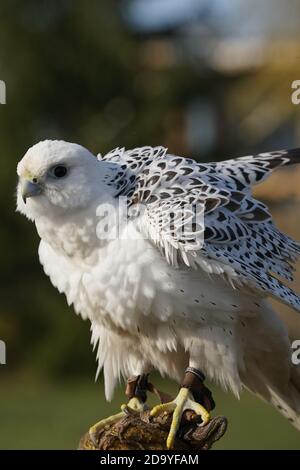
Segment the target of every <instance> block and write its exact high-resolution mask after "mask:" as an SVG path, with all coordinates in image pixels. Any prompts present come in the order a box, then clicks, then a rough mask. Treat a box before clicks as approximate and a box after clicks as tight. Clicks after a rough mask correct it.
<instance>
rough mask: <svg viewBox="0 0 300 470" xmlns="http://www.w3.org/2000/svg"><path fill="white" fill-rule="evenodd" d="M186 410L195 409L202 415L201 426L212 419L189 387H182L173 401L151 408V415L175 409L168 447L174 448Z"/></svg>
mask: <svg viewBox="0 0 300 470" xmlns="http://www.w3.org/2000/svg"><path fill="white" fill-rule="evenodd" d="M186 410H193V411H194V412H195V413H196V414H197V415H199V416H201V419H202V423H201V426H204V425H205V424H206V423H208V421H209V420H210V414H209V412H208V411H207V410H206V409H205V408H204V407H203V406H202V405H200V403H196V402H195V401H194V399H193V396H192V394H191V393H190V391H189V389H188V388H185V387H183V388H181V389H180V391H179V393H178V395H177V397H176V398H175V399H174V400H173V401H171V402H169V403H162V404H161V405H157V406H155V407H154V408H153V409H152V410H151V413H150V415H151V416H157V415H158V414H159V413H160V412H162V411H174V413H173V418H172V423H171V427H170V431H169V435H168V438H167V448H168V449H172V447H173V445H174V441H175V437H176V434H177V431H178V429H179V426H180V421H181V417H182V415H183V413H184V412H185V411H186Z"/></svg>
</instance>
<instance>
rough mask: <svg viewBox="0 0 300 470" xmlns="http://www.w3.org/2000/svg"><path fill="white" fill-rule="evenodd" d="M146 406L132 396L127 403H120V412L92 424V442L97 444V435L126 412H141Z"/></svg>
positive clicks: (126, 413) (90, 430)
mask: <svg viewBox="0 0 300 470" xmlns="http://www.w3.org/2000/svg"><path fill="white" fill-rule="evenodd" d="M146 406H147V405H146V404H145V403H143V402H142V401H141V400H140V399H139V398H138V397H133V398H131V399H130V400H129V402H128V403H127V404H124V405H121V411H120V413H117V414H115V415H112V416H109V417H108V418H105V419H101V421H98V423H96V424H94V425H93V426H92V427H91V428H90V429H89V436H90V439H91V441H92V442H93V444H94V445H95V446H97V444H98V441H99V435H100V433H101V431H103V429H104V428H105V427H106V426H111V425H112V424H115V423H117V422H118V421H120V419H122V418H124V416H126V415H128V414H132V413H141V412H142V411H144V410H145V409H146Z"/></svg>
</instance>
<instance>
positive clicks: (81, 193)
mask: <svg viewBox="0 0 300 470" xmlns="http://www.w3.org/2000/svg"><path fill="white" fill-rule="evenodd" d="M100 167H101V165H100V164H99V161H98V160H97V158H96V157H94V155H92V154H91V153H90V152H89V151H88V150H87V149H85V148H84V147H82V146H81V145H77V144H72V143H69V142H64V141H61V140H59V141H58V140H45V141H43V142H39V143H38V144H36V145H34V146H33V147H31V148H30V149H29V150H28V151H27V152H26V154H25V155H24V157H23V158H22V160H21V161H20V162H19V164H18V167H17V173H18V176H19V183H18V188H17V210H18V211H19V212H22V213H23V214H25V215H26V216H27V217H28V218H30V219H32V220H34V219H35V218H36V217H37V216H39V215H43V214H46V213H47V214H51V211H52V212H53V213H55V214H59V213H64V212H65V211H66V210H68V211H70V210H71V211H74V210H79V209H84V208H85V207H87V206H88V205H89V204H90V203H91V201H92V199H93V198H94V197H95V193H96V194H98V193H99V191H100V190H101V189H102V191H103V187H102V185H101V168H100ZM99 173H100V174H99Z"/></svg>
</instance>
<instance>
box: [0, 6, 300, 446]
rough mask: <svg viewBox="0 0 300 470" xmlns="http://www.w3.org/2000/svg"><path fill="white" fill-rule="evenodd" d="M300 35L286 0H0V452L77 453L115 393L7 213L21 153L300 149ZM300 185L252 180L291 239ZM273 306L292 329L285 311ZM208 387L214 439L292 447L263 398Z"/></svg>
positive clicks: (29, 238)
mask: <svg viewBox="0 0 300 470" xmlns="http://www.w3.org/2000/svg"><path fill="white" fill-rule="evenodd" d="M299 31H300V1H292V0H290V1H287V2H282V1H279V0H265V1H264V2H263V5H262V2H258V1H257V0H253V2H251V3H250V2H249V3H248V2H246V1H245V0H231V1H229V0H228V1H226V0H211V1H206V0H198V1H197V0H196V1H195V0H185V1H184V2H183V1H182V0H131V1H130V0H124V1H121V0H120V1H112V0H101V1H97V0H90V1H89V2H86V1H83V0H73V1H71V0H60V1H58V0H52V1H51V2H46V1H43V0H27V1H26V2H23V1H21V0H10V1H8V0H1V1H0V80H3V81H5V83H6V92H7V95H6V104H5V105H2V104H1V105H0V157H1V158H0V175H1V176H0V178H1V185H0V205H1V215H2V218H1V230H0V246H1V249H0V262H1V271H0V276H1V282H0V339H2V340H4V341H5V342H6V345H7V364H6V365H0V448H1V449H14V448H25V449H27V448H76V446H77V443H78V441H79V438H80V437H81V435H82V434H83V433H84V432H85V431H86V430H87V428H88V427H89V425H91V424H92V423H93V422H95V421H97V420H98V419H99V418H100V417H103V416H106V415H108V414H109V413H110V412H111V411H112V410H114V411H115V410H116V408H117V407H118V406H119V404H120V402H122V401H123V395H122V392H121V389H120V390H119V392H118V394H117V396H116V398H115V400H114V402H113V403H112V404H107V403H106V402H105V400H104V395H103V386H102V383H101V380H100V381H99V382H98V383H96V384H95V383H94V380H93V378H94V375H95V370H96V364H95V358H94V355H93V354H92V352H91V347H90V345H89V342H90V339H89V336H90V335H89V324H88V323H87V322H83V321H82V320H81V319H80V318H78V317H76V315H75V314H74V313H73V311H72V309H71V308H68V307H67V305H66V302H65V299H64V297H63V296H61V295H59V294H58V292H57V291H56V290H55V289H54V288H53V287H52V286H51V284H50V282H49V281H48V279H47V278H46V277H45V276H44V274H43V272H42V269H41V267H40V266H39V262H38V257H37V247H38V237H37V235H36V233H35V230H34V227H33V226H32V225H31V224H30V223H29V222H27V221H26V220H25V219H24V218H23V217H21V216H20V215H19V214H16V213H15V195H14V193H15V186H16V173H15V172H16V164H17V162H18V160H19V159H20V158H21V157H22V155H23V154H24V153H25V151H26V150H27V148H28V147H29V146H31V145H33V144H34V143H36V142H37V141H39V140H42V139H45V138H58V139H60V138H61V139H64V140H70V141H74V142H78V143H81V144H82V145H84V146H86V147H88V148H89V149H90V150H91V151H93V152H94V153H98V152H101V153H105V152H106V151H108V150H109V149H111V148H114V147H117V146H120V147H122V146H126V147H128V148H130V147H136V146H140V145H165V146H167V147H168V148H169V150H170V152H173V153H175V154H182V155H186V156H188V155H191V156H193V157H194V158H196V159H198V160H203V161H205V160H209V159H213V160H218V159H222V158H226V157H231V156H234V155H242V154H244V153H245V154H247V153H252V152H255V151H258V152H260V151H267V150H274V149H277V148H284V147H293V146H299V143H300V107H299V106H297V105H295V104H293V103H292V101H291V93H292V89H291V84H292V82H293V81H294V80H297V79H300V67H299V65H300V55H299V39H300V34H299ZM272 181H273V183H272ZM299 181H300V173H299V171H298V170H297V171H295V170H293V171H292V172H291V171H290V172H289V171H282V172H281V173H280V179H279V180H278V179H277V180H275V179H273V180H271V182H270V183H268V185H265V188H266V189H261V190H260V189H259V190H258V195H261V197H263V198H264V199H265V200H267V201H268V200H269V201H271V202H272V212H273V213H274V216H275V218H276V220H277V222H278V224H279V225H280V227H281V228H282V229H284V230H287V231H288V233H289V234H291V235H292V236H294V237H296V238H297V237H298V239H300V227H299V202H298V201H299V200H300V190H299V186H300V185H299ZM259 191H261V192H259ZM296 285H297V287H298V290H300V278H299V275H298V277H297V279H296ZM278 308H279V310H280V313H281V315H282V317H283V318H284V320H285V321H286V322H287V324H288V327H289V330H290V334H291V337H293V338H300V324H299V319H298V318H297V316H296V314H295V313H293V312H290V311H289V310H288V309H287V308H282V307H278ZM156 380H157V381H158V382H159V383H160V386H161V388H163V389H165V390H169V391H170V392H173V393H174V392H175V390H176V385H174V384H172V383H170V382H168V381H163V383H162V381H161V379H159V378H157V379H156ZM215 395H216V401H217V405H218V407H217V412H218V413H220V414H224V415H226V416H227V417H228V418H229V423H230V427H229V430H228V433H227V435H226V436H225V437H224V438H223V439H222V441H221V442H220V443H219V444H218V445H217V446H216V448H220V449H221V448H227V449H228V448H230V449H238V448H251V449H258V448H259V449H264V448H273V449H278V448H285V449H287V448H291V449H300V435H299V433H298V432H297V431H295V430H294V429H293V428H292V427H291V425H290V424H289V423H288V422H287V421H285V420H284V418H282V417H281V416H279V415H278V414H277V412H276V411H273V409H272V408H271V407H269V406H268V405H265V404H263V403H262V402H260V401H259V400H257V399H256V398H254V397H251V396H250V395H248V394H246V393H245V394H243V395H242V398H241V401H237V400H236V399H235V398H233V397H232V396H231V395H227V394H224V393H222V392H221V391H220V390H215Z"/></svg>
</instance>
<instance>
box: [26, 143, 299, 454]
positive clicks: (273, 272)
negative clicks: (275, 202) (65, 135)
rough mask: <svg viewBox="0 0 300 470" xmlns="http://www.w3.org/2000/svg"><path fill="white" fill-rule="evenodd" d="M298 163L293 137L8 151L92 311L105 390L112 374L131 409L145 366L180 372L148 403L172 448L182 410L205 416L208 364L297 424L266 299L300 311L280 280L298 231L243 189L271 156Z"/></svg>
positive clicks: (87, 312) (293, 376)
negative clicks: (284, 228)
mask: <svg viewBox="0 0 300 470" xmlns="http://www.w3.org/2000/svg"><path fill="white" fill-rule="evenodd" d="M299 162H300V149H297V150H283V151H278V152H270V153H261V154H259V155H254V156H248V157H242V158H236V159H232V160H227V161H223V162H218V163H205V164H204V163H197V162H196V161H194V160H192V159H190V158H187V159H186V158H183V157H178V156H174V155H171V154H170V153H168V151H167V149H165V148H163V147H155V148H153V147H142V148H136V149H133V150H125V149H123V148H118V149H116V150H113V151H112V152H110V153H108V154H107V155H105V156H104V157H101V156H98V158H97V157H95V156H94V155H92V154H91V153H90V152H89V151H88V150H87V149H85V148H83V147H82V146H80V145H77V144H72V143H67V142H64V141H50V140H47V141H43V142H40V143H38V144H36V145H34V146H33V147H31V148H30V149H29V150H28V151H27V153H26V154H25V156H24V157H23V159H22V160H21V161H20V163H19V164H18V169H17V172H18V176H19V184H18V191H17V208H18V211H19V212H21V213H23V214H25V215H26V216H27V217H28V218H29V219H30V220H32V221H34V223H35V225H36V228H37V231H38V234H39V236H40V238H41V242H40V246H39V258H40V261H41V263H42V265H43V267H44V270H45V273H46V274H47V275H48V276H49V277H50V279H51V282H52V283H53V284H54V286H55V287H57V289H58V290H59V291H60V292H63V293H64V294H65V295H66V298H67V302H68V304H69V305H71V304H72V305H73V306H74V309H75V311H76V313H79V314H81V316H82V317H83V318H84V319H89V320H90V322H91V331H92V342H93V344H94V346H95V347H96V346H97V347H98V350H97V359H98V372H99V371H101V370H102V369H103V371H104V378H105V393H106V397H107V399H111V397H112V393H113V390H114V388H115V385H116V383H117V382H118V380H119V379H120V378H121V377H123V378H124V379H125V380H126V379H127V380H128V384H127V396H128V397H129V398H130V401H129V403H128V406H129V407H132V408H133V409H139V408H142V406H143V402H144V401H145V398H146V391H147V389H152V390H153V386H151V384H149V382H148V380H147V378H148V374H149V373H150V371H151V370H153V369H155V370H158V371H159V372H160V373H161V374H162V375H163V376H169V377H171V378H172V379H174V380H176V381H178V382H179V383H180V384H181V388H180V391H179V394H178V396H177V397H176V398H175V400H173V401H171V402H169V403H163V404H161V405H158V406H156V407H154V409H153V410H152V415H155V414H157V413H159V412H160V411H161V410H174V414H173V422H172V425H171V429H170V434H169V437H168V441H167V446H168V447H169V448H171V447H172V445H173V443H174V439H175V436H176V432H177V430H178V427H179V424H180V418H181V416H182V413H183V411H184V410H186V409H193V410H194V411H196V413H198V414H200V415H201V418H202V421H203V424H205V423H206V422H207V421H208V420H209V411H210V410H211V409H212V408H213V407H214V403H213V399H212V396H211V394H210V392H209V390H208V389H207V388H206V387H205V385H204V384H203V381H204V378H205V376H207V377H208V378H209V379H210V380H213V381H216V382H217V383H219V384H220V385H221V386H222V387H223V388H224V389H230V390H231V391H232V392H233V393H234V394H235V395H236V396H238V395H239V393H240V390H241V389H242V388H243V387H246V388H247V389H249V390H251V391H252V392H253V393H255V394H257V395H259V396H260V397H262V398H263V399H264V400H266V401H268V402H270V403H272V404H273V405H274V406H275V407H277V408H278V409H279V411H280V412H281V413H282V414H283V415H284V416H286V417H287V418H288V419H289V420H290V421H291V422H292V423H293V424H294V425H295V426H296V427H297V428H298V429H300V370H299V367H300V366H295V365H293V364H292V360H291V356H292V350H291V343H290V339H289V336H288V332H287V329H286V326H285V325H284V323H283V322H282V321H281V320H280V319H279V317H278V315H277V314H276V312H275V311H274V310H273V309H272V307H271V306H270V304H269V303H268V301H267V297H269V296H270V297H275V298H277V299H279V300H280V301H281V302H283V303H285V304H287V305H289V306H291V307H292V308H294V309H295V310H296V311H298V312H300V298H299V296H298V295H297V294H296V293H295V292H293V291H292V290H291V289H290V288H288V287H287V286H285V285H284V284H283V283H282V281H281V280H280V278H285V279H288V280H291V279H292V273H293V265H294V263H295V260H296V259H297V256H298V255H299V254H300V244H299V243H297V242H295V241H293V240H292V239H291V238H289V237H288V236H287V235H285V234H283V233H282V232H280V230H278V228H277V227H276V226H275V225H274V223H273V221H272V217H271V215H270V213H269V211H268V209H267V207H266V206H265V205H264V204H263V203H262V202H260V201H257V200H256V199H254V198H253V197H252V195H251V186H252V185H254V184H256V183H260V182H261V181H263V180H264V179H265V178H267V177H268V176H269V175H270V174H271V173H272V171H273V170H274V169H275V168H277V167H280V166H284V165H290V164H293V163H299ZM295 217H297V215H296V214H295ZM204 374H205V375H204ZM122 413H124V411H121V413H119V414H117V415H115V416H112V417H110V418H107V419H105V420H102V421H100V422H99V423H97V424H96V425H95V426H94V427H92V428H91V431H90V432H91V436H92V437H93V438H96V436H97V433H98V432H99V430H100V429H101V428H102V427H103V426H104V425H105V424H107V423H109V422H113V421H114V420H117V419H119V418H120V416H122Z"/></svg>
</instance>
